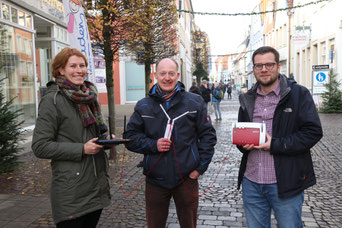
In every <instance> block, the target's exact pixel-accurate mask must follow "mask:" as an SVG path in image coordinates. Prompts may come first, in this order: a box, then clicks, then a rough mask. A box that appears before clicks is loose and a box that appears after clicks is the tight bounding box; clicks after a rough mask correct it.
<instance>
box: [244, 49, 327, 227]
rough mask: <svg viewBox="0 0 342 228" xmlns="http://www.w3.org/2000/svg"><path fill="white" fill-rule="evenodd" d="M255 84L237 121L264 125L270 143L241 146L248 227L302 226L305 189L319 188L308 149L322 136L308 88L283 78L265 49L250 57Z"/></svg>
mask: <svg viewBox="0 0 342 228" xmlns="http://www.w3.org/2000/svg"><path fill="white" fill-rule="evenodd" d="M252 61H253V73H254V76H255V78H256V81H257V83H256V84H255V86H254V87H252V88H251V89H250V90H249V91H248V92H247V93H245V94H241V95H240V97H239V100H240V109H239V117H238V120H239V122H260V123H261V122H264V123H265V124H266V130H267V139H266V143H265V144H262V145H259V146H255V145H250V144H247V145H244V146H238V148H239V150H240V151H241V152H242V153H243V157H242V160H241V165H240V171H239V178H238V187H240V185H241V183H242V197H243V203H244V209H245V214H246V220H247V225H248V227H253V228H258V227H271V210H273V211H274V215H275V218H276V220H277V224H278V227H280V228H283V227H287V228H289V227H293V228H299V227H303V225H302V220H301V215H302V205H303V199H304V190H305V189H306V188H308V187H310V186H312V185H314V184H315V183H316V178H315V174H314V169H313V164H312V158H311V153H310V148H311V147H313V146H314V145H315V144H316V143H317V142H318V141H319V140H320V139H321V137H322V136H323V133H322V127H321V123H320V120H319V116H318V114H317V111H316V107H315V104H314V102H313V99H312V96H311V94H310V92H309V91H308V89H306V88H305V87H303V86H300V85H298V84H296V82H295V81H294V80H291V79H288V78H286V77H285V76H284V75H281V74H280V73H279V72H280V64H279V53H278V52H277V51H276V50H275V49H274V48H272V47H267V46H265V47H261V48H259V49H257V50H256V51H255V52H254V53H253V56H252Z"/></svg>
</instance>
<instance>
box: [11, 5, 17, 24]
mask: <svg viewBox="0 0 342 228" xmlns="http://www.w3.org/2000/svg"><path fill="white" fill-rule="evenodd" d="M11 17H12V22H14V23H18V10H17V9H16V8H13V7H12V8H11Z"/></svg>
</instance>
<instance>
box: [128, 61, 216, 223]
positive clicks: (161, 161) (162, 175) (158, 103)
mask: <svg viewBox="0 0 342 228" xmlns="http://www.w3.org/2000/svg"><path fill="white" fill-rule="evenodd" d="M179 76H180V75H179V72H178V64H177V62H175V61H174V60H172V59H168V58H167V59H162V60H161V61H160V62H158V63H157V65H156V73H155V78H156V79H157V83H156V84H155V85H154V86H153V87H152V88H151V90H150V92H149V97H146V98H143V99H142V100H140V101H139V102H138V103H137V104H136V106H135V109H134V113H133V114H132V116H131V118H130V120H129V122H128V125H127V131H126V133H125V137H126V138H128V139H132V140H131V142H130V143H129V144H127V145H126V147H127V148H128V149H129V150H131V151H134V152H137V153H142V154H144V161H143V167H144V171H143V172H144V174H145V175H146V176H147V179H146V189H145V200H146V217H147V226H148V227H149V228H154V227H155V228H160V227H165V225H166V220H167V217H168V209H169V204H170V199H171V197H173V199H174V201H175V204H176V210H177V216H178V219H179V223H180V225H181V227H186V228H191V227H196V221H197V208H198V197H197V195H198V181H197V178H198V177H199V176H200V175H202V174H203V173H204V172H205V171H206V170H207V168H208V165H209V163H210V162H211V159H212V157H213V155H214V146H215V144H216V132H215V129H214V128H213V126H212V124H211V121H210V118H209V116H208V115H207V109H206V105H205V103H204V101H203V99H202V97H201V96H200V95H198V94H194V93H189V92H186V91H185V90H184V85H183V84H182V83H181V82H178V79H179Z"/></svg>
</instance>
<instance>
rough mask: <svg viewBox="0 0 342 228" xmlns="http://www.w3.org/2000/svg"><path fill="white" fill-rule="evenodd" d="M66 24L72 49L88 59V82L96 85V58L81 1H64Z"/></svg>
mask: <svg viewBox="0 0 342 228" xmlns="http://www.w3.org/2000/svg"><path fill="white" fill-rule="evenodd" d="M63 5H64V14H65V17H64V18H65V23H66V24H67V30H68V38H69V43H70V46H71V47H74V48H77V49H79V50H80V51H81V52H82V53H83V54H84V55H85V56H86V57H87V59H88V74H89V76H88V80H89V81H91V82H93V83H96V80H95V68H94V57H93V53H92V49H91V42H90V36H89V31H88V26H87V19H86V17H85V14H84V9H83V7H82V4H81V2H80V1H79V0H63Z"/></svg>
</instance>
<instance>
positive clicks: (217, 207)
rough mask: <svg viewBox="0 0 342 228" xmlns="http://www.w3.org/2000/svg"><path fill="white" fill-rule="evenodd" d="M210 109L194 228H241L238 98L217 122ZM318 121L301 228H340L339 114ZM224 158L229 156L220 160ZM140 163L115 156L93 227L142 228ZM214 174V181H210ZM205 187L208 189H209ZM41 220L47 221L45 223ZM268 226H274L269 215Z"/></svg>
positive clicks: (172, 218)
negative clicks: (235, 130)
mask: <svg viewBox="0 0 342 228" xmlns="http://www.w3.org/2000/svg"><path fill="white" fill-rule="evenodd" d="M210 108H211V109H212V112H210V115H211V119H212V120H213V125H214V127H215V129H216V132H217V139H218V143H217V145H216V147H215V149H216V151H215V155H214V157H213V159H212V162H211V164H210V165H209V168H208V170H207V172H206V173H205V174H204V175H203V176H201V177H200V178H199V183H200V192H199V193H200V194H202V193H205V194H204V195H203V196H201V197H200V198H199V208H198V220H197V227H199V228H204V227H206V228H222V227H246V220H245V217H244V211H243V203H242V198H241V190H240V191H238V190H237V176H238V169H239V164H240V159H241V153H240V152H239V151H238V150H237V149H236V147H235V146H233V147H231V139H230V137H231V135H230V128H231V124H232V123H233V122H235V121H237V113H238V108H239V103H238V99H237V95H236V94H234V93H233V99H232V100H227V95H226V97H225V100H223V101H222V102H221V112H222V120H219V121H215V115H214V112H213V107H210ZM320 118H321V121H322V125H323V130H324V137H323V138H322V140H321V141H320V142H319V143H318V144H317V145H316V146H315V147H314V148H313V150H312V154H313V162H314V168H315V173H316V176H317V184H316V185H315V186H313V187H311V188H309V189H308V190H307V191H305V197H304V206H303V216H302V218H303V225H304V227H305V228H315V227H322V228H327V227H333V228H340V227H342V206H341V205H342V186H341V179H342V178H341V174H342V161H341V160H342V150H341V148H342V140H341V132H342V131H341V129H342V115H341V114H339V115H337V114H329V115H328V114H320ZM228 153H229V154H228ZM227 154H228V158H227V160H226V161H225V162H224V160H225V158H226V156H227ZM123 159H125V160H123ZM141 160H142V156H141V155H137V154H135V153H132V152H129V151H127V150H126V151H125V158H124V157H123V156H122V155H121V156H119V158H118V164H117V166H118V167H116V169H117V170H121V163H122V162H123V164H124V166H123V167H124V168H123V174H122V175H120V171H117V172H116V173H115V175H112V176H111V194H112V204H111V205H110V206H109V207H108V208H106V209H104V211H103V213H102V215H101V218H100V221H99V224H98V227H101V228H109V227H120V228H121V227H146V219H145V200H144V188H145V183H144V176H143V175H142V169H141V168H138V167H136V166H137V164H139V162H140V161H141ZM223 162H224V163H223ZM221 168H222V169H221ZM220 169H221V171H220V173H219V175H218V176H217V174H218V172H219V170H220ZM216 176H217V179H216V181H215V182H214V183H213V181H214V179H215V177H216ZM120 186H122V187H120ZM209 187H211V188H210V189H209V190H208V188H209ZM189 197H191V196H190V195H189ZM46 220H48V221H50V222H49V223H48V224H47V223H46ZM51 222H52V219H51V212H49V213H47V214H46V215H45V219H44V217H41V218H39V219H37V220H36V222H34V223H32V224H31V226H29V227H54V226H53V225H51ZM167 227H168V228H176V227H179V223H178V220H177V215H176V209H175V206H174V203H173V202H171V205H170V210H169V217H168V220H167ZM272 227H276V221H275V219H274V217H273V216H272Z"/></svg>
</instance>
